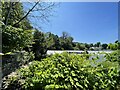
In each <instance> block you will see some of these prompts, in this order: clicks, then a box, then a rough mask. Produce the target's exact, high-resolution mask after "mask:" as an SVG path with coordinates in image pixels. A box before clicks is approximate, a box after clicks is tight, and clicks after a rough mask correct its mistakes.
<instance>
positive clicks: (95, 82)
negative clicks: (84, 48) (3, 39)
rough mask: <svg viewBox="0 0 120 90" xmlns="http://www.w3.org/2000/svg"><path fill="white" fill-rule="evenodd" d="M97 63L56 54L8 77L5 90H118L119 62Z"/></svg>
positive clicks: (81, 57)
mask: <svg viewBox="0 0 120 90" xmlns="http://www.w3.org/2000/svg"><path fill="white" fill-rule="evenodd" d="M89 56H90V55H89ZM95 60H97V59H96V58H94V59H93V60H89V59H88V55H75V54H68V53H62V54H55V55H52V56H50V57H48V58H46V59H43V60H42V61H33V62H32V63H30V64H29V65H28V66H27V67H24V68H21V69H19V70H18V71H17V72H16V74H15V75H12V76H9V77H8V79H7V80H6V81H5V82H6V83H5V84H3V88H4V89H5V88H6V89H11V90H16V89H19V90H21V89H22V90H24V89H26V90H93V89H95V90H102V89H108V90H111V89H114V90H115V89H118V85H119V74H118V62H111V61H103V62H99V63H96V62H95ZM91 63H93V64H94V66H93V65H92V64H91ZM15 87H16V88H15ZM14 88H15V89H14Z"/></svg>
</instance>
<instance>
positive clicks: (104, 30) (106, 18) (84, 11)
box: [43, 2, 118, 43]
mask: <svg viewBox="0 0 120 90" xmlns="http://www.w3.org/2000/svg"><path fill="white" fill-rule="evenodd" d="M54 11H55V12H54V13H53V17H50V23H49V24H43V31H44V32H52V33H54V34H57V35H59V36H61V34H62V32H63V31H65V32H68V33H69V34H70V35H71V36H72V37H73V38H74V41H78V42H83V43H84V42H85V43H96V42H98V41H100V42H101V43H111V42H112V43H113V42H114V41H115V40H117V39H118V3H109V2H106V3H105V2H104V3H100V2H99V3H93V2H90V3H88V2H85V3H83V2H79V3H78V2H74V3H73V2H71V3H70V2H62V3H60V6H59V7H56V8H55V9H54Z"/></svg>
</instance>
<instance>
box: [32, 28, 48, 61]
mask: <svg viewBox="0 0 120 90" xmlns="http://www.w3.org/2000/svg"><path fill="white" fill-rule="evenodd" d="M32 46H33V47H32V51H33V52H34V54H35V60H40V59H41V58H44V57H46V52H47V46H46V40H45V35H44V33H42V32H40V31H39V30H35V33H34V42H33V45H32Z"/></svg>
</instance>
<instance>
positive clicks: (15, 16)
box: [1, 2, 32, 29]
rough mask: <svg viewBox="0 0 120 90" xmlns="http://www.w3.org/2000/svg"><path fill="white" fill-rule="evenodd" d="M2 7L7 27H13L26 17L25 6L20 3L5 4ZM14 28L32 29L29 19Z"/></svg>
mask: <svg viewBox="0 0 120 90" xmlns="http://www.w3.org/2000/svg"><path fill="white" fill-rule="evenodd" d="M1 6H2V18H3V20H2V21H3V23H4V24H5V25H11V26H13V25H14V24H15V23H17V22H18V21H19V20H20V19H21V18H22V17H23V16H24V11H23V6H22V3H20V2H4V3H2V5H1ZM14 27H16V28H22V29H32V26H31V25H30V23H29V20H28V19H27V17H26V18H24V20H22V21H21V22H20V23H19V24H17V25H16V26H14Z"/></svg>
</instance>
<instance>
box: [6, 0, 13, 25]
mask: <svg viewBox="0 0 120 90" xmlns="http://www.w3.org/2000/svg"><path fill="white" fill-rule="evenodd" d="M12 5H13V3H12V2H10V5H9V10H8V14H7V16H6V18H5V25H7V24H8V18H9V16H10V11H11V9H12Z"/></svg>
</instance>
